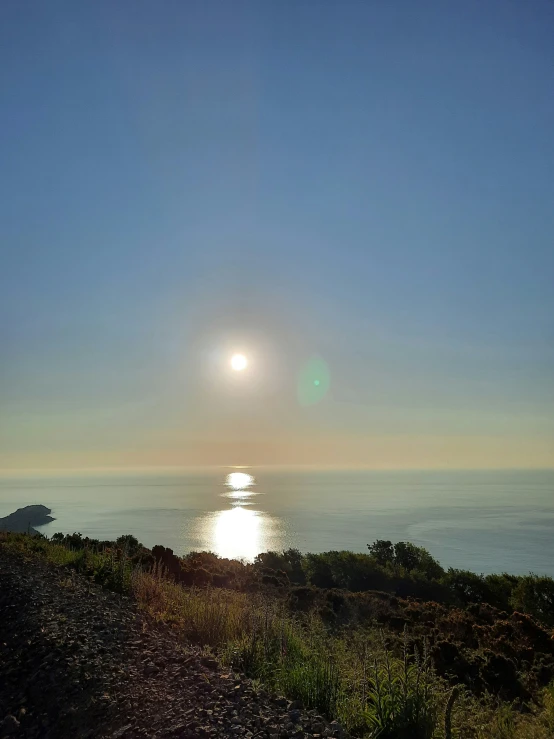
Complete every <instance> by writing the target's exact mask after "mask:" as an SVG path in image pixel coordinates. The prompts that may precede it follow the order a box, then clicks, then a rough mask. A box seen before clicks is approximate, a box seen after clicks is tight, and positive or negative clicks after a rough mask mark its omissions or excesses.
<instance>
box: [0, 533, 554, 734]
mask: <svg viewBox="0 0 554 739" xmlns="http://www.w3.org/2000/svg"><path fill="white" fill-rule="evenodd" d="M2 541H3V546H7V547H9V548H11V549H13V550H17V551H20V552H21V553H22V554H24V555H39V556H44V557H46V558H47V559H48V560H50V561H52V562H54V563H56V564H58V565H60V566H64V567H72V568H75V569H77V570H79V571H81V572H83V573H84V574H87V575H89V576H90V577H93V578H94V579H95V580H97V581H98V582H101V583H103V584H104V585H105V586H106V587H109V588H112V589H115V590H121V591H127V592H131V593H133V594H134V596H135V597H136V598H137V600H138V602H139V603H140V604H141V605H142V607H144V608H145V609H147V610H148V611H149V612H150V613H151V614H152V615H154V616H155V617H156V618H158V619H160V620H163V621H164V622H166V623H167V624H170V625H171V626H172V627H173V628H175V629H176V630H178V631H179V632H180V633H181V634H182V635H183V637H184V638H186V639H189V640H190V641H192V642H195V643H197V644H200V645H201V646H204V647H206V648H208V649H210V650H212V651H213V653H214V654H217V655H218V657H219V658H220V659H221V660H222V661H223V662H225V663H227V664H228V665H229V666H230V667H232V668H234V669H237V670H241V671H243V672H245V673H246V674H248V675H250V676H251V677H254V678H256V679H258V680H260V681H261V682H263V683H264V684H266V685H267V686H269V687H271V688H272V689H275V690H277V691H279V692H282V693H284V694H285V695H287V696H288V697H289V698H291V699H298V700H300V701H302V702H303V703H304V704H305V705H306V706H309V707H314V708H317V709H318V710H319V711H322V712H324V713H326V714H327V715H328V716H330V717H335V718H337V719H339V720H340V721H341V723H342V724H343V725H344V726H345V727H346V728H347V729H348V730H349V731H350V732H352V733H353V734H354V735H357V736H366V737H381V739H386V738H387V737H388V738H390V739H403V738H404V737H410V738H411V739H418V737H421V738H425V739H427V738H429V739H437V738H441V739H442V738H445V739H446V737H473V738H474V739H485V738H487V739H488V738H489V737H490V738H491V739H515V738H517V739H530V738H531V737H534V738H536V739H542V738H543V737H544V738H545V737H549V736H552V735H554V691H553V690H552V689H551V688H549V687H548V685H549V683H550V681H551V680H552V677H553V675H554V642H553V640H552V632H551V630H550V629H549V626H550V625H551V624H552V617H553V612H552V600H551V599H550V600H549V595H548V594H549V593H551V592H552V591H551V589H550V588H551V587H552V581H551V580H550V578H538V577H534V576H531V575H530V576H527V577H512V576H509V575H500V576H489V577H479V576H477V575H474V574H473V573H467V572H461V571H458V570H449V571H447V572H445V571H444V570H443V569H442V568H441V567H440V565H439V564H438V563H437V562H436V560H434V559H433V558H432V557H431V555H430V554H429V553H428V552H426V551H425V550H423V549H421V548H418V547H414V546H413V545H411V544H407V543H399V544H396V545H395V546H393V545H392V544H391V543H390V542H375V544H373V545H371V546H370V553H369V554H367V555H359V554H354V553H352V552H328V553H325V554H309V555H301V554H300V553H299V552H297V551H295V550H289V551H288V552H284V553H275V552H268V553H264V554H262V555H260V556H259V557H258V558H257V560H256V562H255V563H253V564H244V563H241V562H236V561H232V560H222V559H220V558H218V557H216V556H215V555H213V554H209V553H191V554H189V555H187V556H186V557H183V558H179V557H176V556H175V555H174V554H173V552H171V550H168V549H165V548H164V547H154V548H153V549H152V550H151V551H150V550H147V549H145V548H144V547H142V546H141V545H140V544H139V542H138V541H137V540H136V539H135V538H134V537H132V536H126V537H121V538H120V539H119V540H118V541H117V542H98V541H92V540H88V539H85V538H83V537H81V536H80V535H78V534H75V535H73V536H69V537H67V536H66V537H64V536H62V535H61V534H60V535H55V536H54V537H53V538H52V540H50V541H48V540H46V539H44V538H38V537H29V536H25V535H3V536H2ZM416 597H417V598H418V600H416V599H415V598H416ZM514 609H519V610H514ZM539 621H540V622H539Z"/></svg>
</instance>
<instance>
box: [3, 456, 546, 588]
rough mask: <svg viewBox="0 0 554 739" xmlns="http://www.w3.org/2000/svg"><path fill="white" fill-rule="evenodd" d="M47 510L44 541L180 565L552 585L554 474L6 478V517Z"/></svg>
mask: <svg viewBox="0 0 554 739" xmlns="http://www.w3.org/2000/svg"><path fill="white" fill-rule="evenodd" d="M32 503H42V504H44V505H46V506H48V507H49V508H51V509H52V511H53V513H52V515H53V516H55V517H56V521H54V522H53V523H51V524H48V525H47V526H44V527H42V531H43V533H45V534H48V535H51V534H53V533H55V532H56V531H62V532H64V533H72V532H74V531H80V532H81V533H82V534H83V535H88V536H90V537H94V538H100V539H114V538H116V537H117V536H119V535H121V534H124V533H132V534H134V535H135V536H137V537H138V539H139V540H140V541H142V543H143V544H145V545H146V546H148V547H152V546H153V545H154V544H163V545H165V546H169V547H171V548H172V549H173V550H174V551H175V552H176V553H178V554H184V553H185V552H188V551H190V550H211V551H213V552H216V553H217V554H219V555H221V556H225V557H239V558H244V559H247V560H252V559H253V558H254V557H255V556H256V554H257V553H258V552H261V551H266V550H268V549H283V548H287V547H298V548H299V549H300V550H302V551H304V552H323V551H328V550H331V549H350V550H353V551H357V552H364V551H367V549H366V545H367V543H368V542H372V541H374V540H375V539H378V538H379V539H391V540H392V541H399V540H409V541H412V542H414V543H415V544H419V545H422V546H424V547H426V548H427V549H429V551H430V552H431V553H432V554H433V555H434V556H435V557H436V558H437V559H439V560H440V561H441V563H442V564H443V565H444V566H449V567H460V568H465V569H471V570H474V571H476V572H484V573H489V572H502V571H506V572H511V573H526V572H529V571H533V572H536V573H546V574H549V575H553V576H554V470H553V471H502V472H500V471H491V472H481V471H479V472H466V471H464V472H421V471H417V472H370V471H352V472H345V471H340V472H337V471H334V472H327V471H325V472H323V471H278V472H277V471H273V470H264V469H228V470H223V469H219V470H213V469H212V470H210V471H204V472H194V473H192V472H179V473H176V472H164V473H163V474H161V473H159V472H157V473H153V472H147V473H144V472H143V473H129V472H126V473H117V474H115V473H112V474H109V475H108V474H99V473H87V474H79V475H62V476H52V475H48V476H43V477H40V476H36V475H35V476H25V477H24V476H21V475H18V476H17V477H15V476H14V477H6V476H4V477H0V516H5V515H7V514H8V513H11V512H12V511H14V510H15V509H16V508H19V507H22V506H24V505H29V504H32Z"/></svg>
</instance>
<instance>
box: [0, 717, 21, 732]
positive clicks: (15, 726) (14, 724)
mask: <svg viewBox="0 0 554 739" xmlns="http://www.w3.org/2000/svg"><path fill="white" fill-rule="evenodd" d="M18 732H19V721H18V720H17V719H16V717H15V716H12V715H11V714H8V715H7V716H6V717H5V718H4V720H3V721H2V723H1V724H0V736H2V737H4V736H14V735H15V734H17V733H18Z"/></svg>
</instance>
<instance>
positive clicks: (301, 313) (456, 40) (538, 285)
mask: <svg viewBox="0 0 554 739" xmlns="http://www.w3.org/2000/svg"><path fill="white" fill-rule="evenodd" d="M0 120H1V121H2V125H1V134H0V163H1V164H0V317H1V321H0V468H2V469H9V470H11V469H31V468H32V469H36V468H89V467H131V466H201V465H233V464H237V465H242V464H245V465H249V464H252V465H296V464H301V465H305V464H309V465H316V466H318V465H319V466H321V465H325V466H339V467H340V466H350V467H375V468H398V469H401V468H418V467H424V468H435V467H437V468H477V467H479V468H481V467H494V468H496V467H553V466H554V394H553V389H554V289H553V284H554V241H553V240H554V207H553V203H554V135H553V131H554V3H552V2H549V1H547V0H535V1H534V2H521V0H518V1H516V0H487V1H486V2H483V0H464V2H458V3H445V2H442V0H436V1H433V0H420V1H419V2H417V3H415V2H412V0H391V2H380V1H377V0H375V1H373V0H364V1H363V2H361V1H359V2H349V1H348V0H346V1H345V2H330V1H324V0H322V1H321V2H313V1H312V0H309V1H307V0H294V1H293V0H279V1H278V2H270V1H269V0H262V1H261V2H260V0H254V1H253V2H243V1H242V0H236V2H233V3H228V2H223V1H221V2H212V1H211V0H202V1H201V2H185V1H184V0H175V1H171V0H164V2H159V3H154V2H143V1H141V0H133V1H132V2H131V1H130V0H122V1H121V2H117V3H114V2H112V0H95V2H88V3H75V2H72V1H67V2H62V1H60V0H52V1H51V2H48V3H43V2H38V0H34V1H31V2H28V3H21V2H19V1H18V0H5V1H4V2H2V3H1V6H0ZM234 352H241V353H243V354H245V356H247V358H248V360H249V365H248V367H247V369H246V370H245V371H244V372H241V373H236V372H233V371H232V370H231V369H230V366H229V361H230V357H231V356H232V354H233V353H234ZM316 376H317V377H316ZM321 378H323V379H321ZM315 380H318V382H319V383H320V384H318V385H317V386H316V385H314V382H315ZM306 383H307V385H306ZM310 383H311V385H310ZM314 387H316V390H314Z"/></svg>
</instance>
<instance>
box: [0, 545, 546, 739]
mask: <svg viewBox="0 0 554 739" xmlns="http://www.w3.org/2000/svg"><path fill="white" fill-rule="evenodd" d="M0 546H3V547H5V548H7V549H9V550H11V551H14V552H17V553H19V554H21V555H22V556H25V557H33V556H40V557H44V558H45V559H46V560H47V561H49V562H51V563H52V564H54V565H56V566H58V567H61V568H64V569H74V570H77V571H80V572H82V573H83V574H85V575H87V576H89V577H92V578H94V579H95V580H96V581H97V582H100V583H102V584H103V585H104V586H105V587H108V588H110V589H113V590H116V591H119V592H128V593H130V594H132V595H133V596H134V598H135V599H136V601H137V602H138V604H139V605H140V606H141V607H142V608H143V609H145V610H146V611H147V612H148V613H149V614H150V615H151V616H152V617H153V618H155V619H157V620H159V621H162V622H164V623H166V624H169V625H171V626H172V627H173V628H174V629H175V630H176V631H178V633H179V634H180V635H181V636H182V637H183V639H186V640H187V641H190V642H192V643H195V644H198V645H200V646H201V647H203V648H205V649H206V650H209V651H210V652H211V653H212V654H214V655H216V656H217V657H218V659H219V660H220V661H221V662H222V663H223V664H224V665H225V666H226V667H227V668H228V669H231V670H235V671H240V672H243V673H245V674H247V675H248V676H250V677H251V678H253V679H255V680H257V681H259V682H260V683H261V684H263V685H264V686H265V687H267V688H268V689H270V690H272V691H276V692H278V693H280V694H283V695H285V696H287V698H289V699H291V700H299V701H301V702H302V703H303V704H304V705H305V706H306V707H307V708H312V709H315V710H316V711H318V712H319V713H322V714H325V715H326V716H328V717H329V718H336V719H338V720H339V721H340V722H341V724H342V725H343V726H344V727H345V728H346V729H347V730H349V731H350V732H352V734H353V735H355V736H358V737H365V738H367V739H465V738H466V737H467V739H547V737H553V736H554V688H552V689H550V690H546V691H544V693H543V696H542V700H541V703H540V705H537V706H535V707H534V708H533V709H532V710H531V711H529V712H528V713H527V714H521V713H520V712H518V711H516V710H515V709H514V708H512V706H510V705H509V704H506V703H503V704H500V703H497V702H495V700H494V699H493V698H491V697H483V698H481V699H479V700H477V699H476V698H475V696H472V695H471V694H469V693H468V692H467V691H466V690H464V689H462V688H460V689H458V688H454V690H453V689H452V687H451V686H450V685H448V684H447V683H446V682H445V681H444V680H443V679H441V678H440V677H439V676H438V675H437V674H436V673H435V671H434V669H433V667H432V664H431V660H430V658H429V654H428V650H427V645H426V643H425V641H423V642H421V641H419V642H417V641H415V640H414V639H412V638H410V635H409V634H408V633H405V634H404V640H403V643H402V645H401V647H400V648H399V647H398V646H396V644H395V643H393V642H392V641H390V642H389V640H388V637H387V633H386V632H384V631H381V630H378V629H376V628H372V627H368V628H360V627H358V628H357V629H355V630H352V631H349V632H340V631H330V630H329V629H328V628H327V627H326V626H325V624H324V623H323V622H322V620H321V618H320V617H319V616H316V615H315V614H314V613H301V614H296V615H293V613H292V612H290V611H288V610H287V609H286V606H285V604H284V601H283V600H279V599H276V598H272V597H270V596H267V595H265V594H261V593H245V592H241V591H239V590H225V589H223V588H217V589H213V588H198V587H190V588H185V587H182V586H181V585H177V584H175V583H174V582H172V581H171V580H169V579H167V578H166V577H165V575H164V572H163V571H162V569H161V568H159V567H154V568H153V569H152V570H150V571H144V570H142V569H141V568H140V567H137V566H134V565H133V563H132V561H131V559H129V557H128V556H127V550H126V548H125V547H123V548H119V549H117V548H116V547H111V548H107V549H105V550H103V551H102V550H99V551H96V550H91V549H88V548H86V547H85V548H79V549H72V548H71V547H69V548H68V547H66V546H64V545H62V544H56V543H53V542H50V541H48V540H46V539H42V538H36V537H30V536H27V535H21V534H16V535H13V534H1V533H0ZM61 579H62V581H63V578H61ZM66 579H67V578H66Z"/></svg>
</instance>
